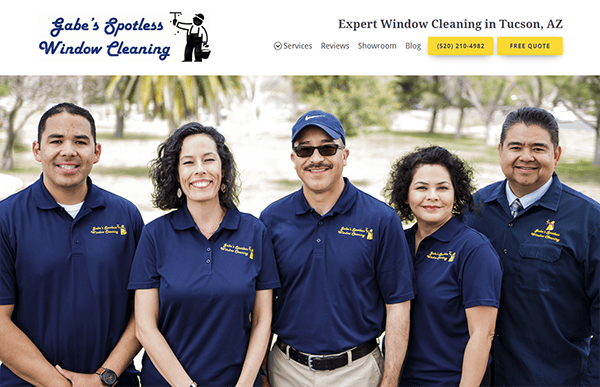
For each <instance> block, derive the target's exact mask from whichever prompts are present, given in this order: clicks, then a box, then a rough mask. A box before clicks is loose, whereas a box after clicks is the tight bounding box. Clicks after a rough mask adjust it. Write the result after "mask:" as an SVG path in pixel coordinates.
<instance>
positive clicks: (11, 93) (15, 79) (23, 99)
mask: <svg viewBox="0 0 600 387" xmlns="http://www.w3.org/2000/svg"><path fill="white" fill-rule="evenodd" d="M0 84H1V85H2V86H3V89H4V90H6V93H7V96H6V97H5V98H4V99H3V103H0V114H1V115H2V117H3V119H2V121H3V125H2V126H3V127H5V128H6V143H5V144H4V149H3V150H2V161H1V165H0V169H3V170H11V169H13V168H14V158H13V149H14V146H15V143H16V142H17V138H18V135H19V133H20V132H21V130H22V129H23V127H24V126H25V123H26V122H27V120H28V119H29V118H30V117H31V116H32V115H34V114H36V113H37V112H39V111H41V110H43V109H45V108H47V107H48V105H49V104H55V103H59V102H62V101H64V100H69V99H72V98H74V96H75V90H76V83H75V78H73V77H43V76H3V77H0Z"/></svg>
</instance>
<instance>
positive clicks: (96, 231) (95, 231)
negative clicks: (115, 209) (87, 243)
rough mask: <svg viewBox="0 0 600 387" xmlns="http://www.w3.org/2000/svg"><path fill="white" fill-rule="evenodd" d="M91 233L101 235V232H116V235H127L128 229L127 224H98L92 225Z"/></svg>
mask: <svg viewBox="0 0 600 387" xmlns="http://www.w3.org/2000/svg"><path fill="white" fill-rule="evenodd" d="M90 233H91V234H94V235H99V234H104V235H106V234H114V235H127V229H126V228H125V225H122V224H117V225H116V226H96V227H92V231H90Z"/></svg>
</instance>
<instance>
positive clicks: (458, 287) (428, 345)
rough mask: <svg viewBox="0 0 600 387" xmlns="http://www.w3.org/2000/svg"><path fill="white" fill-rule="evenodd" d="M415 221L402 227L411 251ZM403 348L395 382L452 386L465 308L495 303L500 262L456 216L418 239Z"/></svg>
mask: <svg viewBox="0 0 600 387" xmlns="http://www.w3.org/2000/svg"><path fill="white" fill-rule="evenodd" d="M417 227H418V226H417V225H416V224H415V225H414V226H413V227H412V228H410V229H408V230H406V239H407V241H408V245H409V247H410V251H411V252H414V251H415V232H416V230H417ZM413 257H414V262H415V276H416V278H417V289H418V292H419V293H418V295H417V297H416V298H415V299H414V300H413V302H412V304H411V327H410V340H409V341H408V351H407V354H406V360H405V362H404V369H403V371H402V375H401V379H400V385H402V386H458V384H459V383H460V378H461V374H462V365H463V355H464V352H465V347H466V346H467V342H468V341H469V327H468V324H467V316H466V313H465V309H467V308H472V307H475V306H492V307H495V308H498V306H499V305H500V286H501V284H502V265H501V264H500V258H498V254H497V253H496V251H495V250H494V248H493V247H492V245H491V243H490V242H489V240H488V239H487V238H486V237H485V236H484V235H482V234H481V233H479V232H477V231H475V230H473V229H472V228H470V227H468V226H467V225H465V224H464V223H462V222H461V221H459V220H457V219H456V218H452V219H450V220H449V221H448V222H447V223H446V224H444V225H443V226H442V227H440V228H439V229H438V230H437V231H435V232H434V233H433V234H431V235H430V236H428V237H426V238H425V239H423V240H422V241H421V243H420V244H419V248H418V250H417V252H416V254H414V255H413Z"/></svg>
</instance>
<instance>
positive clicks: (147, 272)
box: [128, 227, 160, 290]
mask: <svg viewBox="0 0 600 387" xmlns="http://www.w3.org/2000/svg"><path fill="white" fill-rule="evenodd" d="M156 251H157V249H156V241H155V239H154V238H153V236H152V235H151V232H150V230H149V228H148V227H144V229H143V231H142V235H141V237H140V242H139V243H138V246H137V249H136V251H135V256H134V257H133V264H132V266H131V274H130V275H129V286H128V289H129V290H135V289H153V288H158V287H159V284H160V276H159V274H158V270H157V266H156Z"/></svg>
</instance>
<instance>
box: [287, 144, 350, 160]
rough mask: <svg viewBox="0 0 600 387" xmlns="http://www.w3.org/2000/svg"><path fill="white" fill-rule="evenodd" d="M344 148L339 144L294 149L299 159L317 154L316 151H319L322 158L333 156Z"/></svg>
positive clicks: (305, 146)
mask: <svg viewBox="0 0 600 387" xmlns="http://www.w3.org/2000/svg"><path fill="white" fill-rule="evenodd" d="M342 148H343V147H342V146H341V145H339V144H325V145H320V146H307V145H300V146H297V147H295V148H294V152H295V153H296V155H297V156H298V157H310V156H312V155H313V153H314V152H315V149H318V150H319V153H320V154H321V156H333V155H334V154H336V153H337V150H338V149H342Z"/></svg>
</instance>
